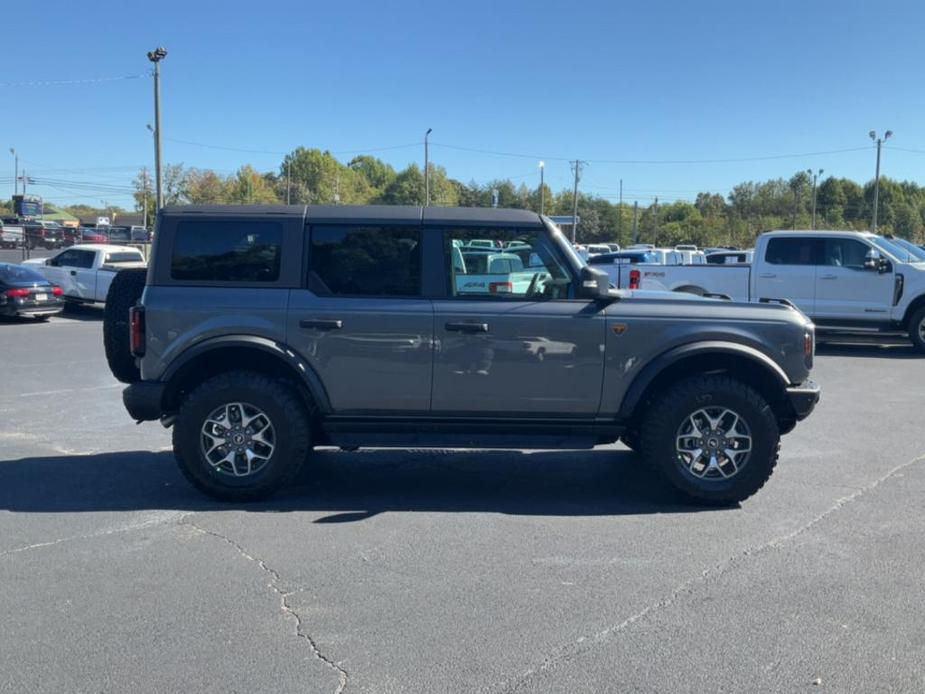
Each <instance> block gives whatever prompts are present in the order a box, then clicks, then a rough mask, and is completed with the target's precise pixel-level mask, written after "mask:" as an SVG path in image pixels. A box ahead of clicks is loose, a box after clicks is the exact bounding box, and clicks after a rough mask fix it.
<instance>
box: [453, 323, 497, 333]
mask: <svg viewBox="0 0 925 694" xmlns="http://www.w3.org/2000/svg"><path fill="white" fill-rule="evenodd" d="M443 327H445V328H446V329H447V330H449V331H452V332H460V333H487V332H488V323H447V324H446V325H445V326H443Z"/></svg>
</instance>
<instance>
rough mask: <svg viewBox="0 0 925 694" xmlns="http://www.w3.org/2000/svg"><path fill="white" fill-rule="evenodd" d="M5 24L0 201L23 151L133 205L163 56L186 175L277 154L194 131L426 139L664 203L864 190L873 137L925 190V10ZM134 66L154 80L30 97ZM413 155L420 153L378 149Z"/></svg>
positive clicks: (37, 168) (503, 7)
mask: <svg viewBox="0 0 925 694" xmlns="http://www.w3.org/2000/svg"><path fill="white" fill-rule="evenodd" d="M4 19H5V20H6V21H5V22H4V24H5V30H4V37H3V39H2V46H3V55H4V60H3V61H2V64H0V99H2V103H3V107H2V108H0V133H2V138H3V141H2V142H0V144H2V145H3V148H2V150H0V151H2V155H3V159H2V160H0V161H2V162H3V164H2V166H0V189H4V190H5V189H9V190H10V192H11V191H12V183H11V179H12V174H13V161H12V157H11V156H10V155H9V154H8V152H7V148H8V147H10V146H13V147H15V148H16V149H17V150H18V151H19V153H20V161H21V164H20V166H21V167H25V168H26V169H27V170H28V171H29V174H30V176H35V177H37V178H38V179H39V180H42V179H43V178H44V179H46V180H48V179H51V180H53V181H57V182H58V183H57V184H56V187H51V186H37V187H36V188H35V189H34V192H36V193H38V194H42V195H44V196H45V197H46V198H48V199H52V200H56V201H60V202H65V203H77V202H86V203H88V204H94V205H95V204H99V202H100V200H101V199H105V200H107V201H109V202H111V203H114V204H128V203H129V202H130V198H129V197H128V195H127V193H126V192H125V191H123V190H121V189H120V186H127V185H128V184H129V183H130V181H131V178H132V176H133V175H134V172H135V171H137V169H138V168H139V167H140V166H142V165H147V166H149V167H150V166H152V163H153V148H152V141H151V136H150V133H149V132H148V131H147V130H146V129H145V124H146V123H149V122H151V121H152V118H153V116H152V86H151V79H150V77H148V76H147V73H148V72H149V71H150V64H149V63H148V61H147V60H146V58H145V54H146V52H147V51H148V50H151V49H152V48H154V47H155V46H158V45H163V46H165V47H166V48H167V50H168V51H169V55H168V57H167V59H166V60H165V61H164V63H163V114H164V123H163V129H164V137H165V141H164V156H165V160H166V161H167V162H170V163H181V162H182V163H183V164H185V165H187V166H198V167H208V168H214V169H217V170H219V171H223V172H230V171H232V170H234V169H235V168H237V167H238V166H239V165H241V164H243V163H250V164H252V165H254V166H255V167H256V168H257V169H258V170H271V169H276V168H277V167H278V164H279V160H280V158H281V157H280V155H278V154H272V153H245V152H235V151H228V150H223V149H217V148H207V147H201V146H195V145H191V144H185V143H182V142H178V140H183V141H188V142H197V143H203V144H208V145H213V146H215V147H231V148H241V149H252V150H265V151H267V152H277V151H279V152H282V151H286V150H288V149H291V148H293V147H295V146H298V145H303V146H306V147H319V148H323V149H329V150H331V151H334V152H349V151H354V150H362V151H371V153H374V154H376V155H377V156H380V157H381V158H383V159H385V160H386V161H389V162H390V163H392V164H393V165H394V166H396V167H397V168H400V167H403V166H405V165H406V164H407V163H409V162H410V161H419V162H420V160H421V159H422V158H423V148H422V147H421V146H420V145H415V143H420V142H421V141H422V139H423V134H424V131H425V130H426V129H427V128H428V127H430V128H433V134H432V135H431V142H432V143H433V147H432V150H431V152H432V159H433V160H434V161H435V162H436V163H439V164H441V165H443V166H445V167H446V168H447V170H448V172H449V174H450V175H451V176H453V177H454V178H458V179H461V180H464V181H468V180H472V179H474V180H477V181H480V182H483V181H487V180H490V179H492V178H507V177H510V178H513V179H515V181H524V182H525V183H527V185H537V184H538V178H539V177H538V170H537V168H538V167H537V161H538V159H539V158H544V159H545V160H546V162H547V164H546V179H547V182H548V183H550V184H551V185H552V186H553V187H554V188H555V189H559V188H564V187H567V186H568V185H569V183H570V176H571V174H570V171H569V165H568V163H567V161H564V160H568V159H573V158H576V157H577V158H581V159H586V160H590V161H591V164H590V166H588V168H587V169H586V171H585V176H584V179H583V181H582V188H583V189H584V190H587V191H588V192H592V193H595V194H600V195H614V196H615V195H616V193H617V190H618V188H619V181H620V179H621V178H622V179H623V181H624V189H625V194H624V198H625V200H627V201H632V200H634V199H636V200H639V201H640V203H641V204H649V202H651V198H652V197H654V196H655V195H658V196H659V198H660V199H662V200H673V199H679V198H692V197H693V196H694V195H695V194H696V191H700V190H710V191H714V192H720V193H723V194H725V193H728V191H729V189H730V188H731V186H733V185H734V184H736V183H738V182H740V181H742V180H746V179H751V180H763V179H766V178H771V177H777V176H785V177H789V176H790V175H791V174H793V173H794V172H795V171H797V170H800V169H807V168H813V169H818V168H823V169H825V172H826V175H828V174H830V173H831V174H833V175H836V176H847V177H850V178H854V179H857V180H868V179H870V178H872V177H873V165H874V151H873V149H872V145H871V143H870V140H869V139H868V137H867V132H868V131H869V130H870V129H872V128H873V129H877V130H880V131H883V130H886V129H892V130H893V131H894V132H895V136H894V138H893V139H892V140H890V142H889V145H890V146H891V147H890V149H889V150H885V151H884V162H883V172H884V174H885V175H889V176H891V177H895V178H899V179H910V180H916V181H919V182H920V183H921V182H925V176H923V173H925V118H923V114H925V90H923V88H922V86H923V66H925V61H923V58H922V41H923V37H922V35H923V29H925V5H923V4H922V3H920V2H919V3H917V2H912V1H909V2H889V1H887V2H878V3H874V2H857V1H855V0H839V1H829V0H824V1H822V0H820V1H812V0H803V2H791V1H790V0H778V1H776V2H770V3H754V2H748V1H746V2H743V1H742V0H738V1H737V2H715V1H711V0H703V1H701V2H696V3H692V2H662V1H659V0H654V1H653V0H649V1H647V2H637V3H620V2H613V1H611V2H578V3H575V2H572V3H569V2H537V1H534V2H512V1H508V2H497V1H495V2H481V1H479V0H474V1H469V2H457V3H440V2H437V3H434V2H381V0H380V1H377V2H372V1H370V2H355V1H350V0H341V1H340V2H325V3H318V2H311V1H303V2H290V1H289V0H281V1H277V2H270V3H264V4H260V3H253V2H249V3H246V4H245V3H238V2H234V1H230V2H196V1H195V0H187V2H182V3H181V2H173V1H172V0H169V1H166V2H159V3H144V4H142V3H134V2H128V3H126V2H124V0H122V1H118V2H113V1H111V0H100V1H97V2H94V3H74V2H58V1H57V0H51V1H45V2H40V3H39V2H33V3H17V5H16V6H11V7H8V8H6V9H5V11H4ZM131 75H145V76H142V77H136V78H134V79H121V80H111V81H100V82H81V83H75V84H54V85H51V84H44V85H35V86H29V85H28V84H22V83H32V82H41V81H65V80H87V79H95V78H112V77H128V76H131ZM400 145H413V146H409V147H399V148H395V149H384V150H382V151H372V150H376V149H379V148H388V147H395V146H400ZM447 145H452V146H455V147H461V148H471V149H479V150H486V151H497V152H510V153H522V154H524V155H526V156H524V157H508V156H498V155H493V154H487V153H479V152H471V151H463V150H460V149H451V148H450V147H447ZM854 148H858V149H857V151H848V152H844V151H839V152H837V153H832V154H825V155H818V156H803V157H792V158H780V159H765V160H759V161H734V162H730V161H727V162H722V163H674V164H667V163H658V164H656V163H648V164H643V163H607V162H608V161H679V160H680V161H689V160H715V159H742V158H750V157H771V156H776V155H784V154H794V153H810V152H826V151H834V150H847V149H854ZM898 148H904V149H907V150H908V149H912V150H920V152H910V151H903V150H902V149H898ZM339 156H340V158H341V159H342V160H344V161H347V160H349V158H350V156H351V154H346V153H345V154H343V155H339ZM61 181H70V182H74V181H76V182H80V183H81V184H88V185H81V186H74V185H73V183H63V184H62V183H61ZM94 185H96V186H98V188H93V187H92V186H94ZM69 186H70V187H69ZM4 194H5V193H4Z"/></svg>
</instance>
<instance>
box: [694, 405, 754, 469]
mask: <svg viewBox="0 0 925 694" xmlns="http://www.w3.org/2000/svg"><path fill="white" fill-rule="evenodd" d="M676 449H677V458H678V462H679V463H680V464H681V466H682V467H683V468H684V469H685V471H686V472H689V473H690V474H691V475H693V476H694V477H696V478H698V479H705V480H724V479H729V478H730V477H732V476H734V475H736V474H737V473H738V472H739V471H740V470H741V469H742V468H743V467H745V465H746V464H747V463H748V459H749V457H750V456H751V452H752V434H751V430H750V429H749V428H748V424H747V423H746V422H745V420H744V419H742V417H741V416H739V414H738V413H737V412H735V411H733V410H730V409H729V408H726V407H702V408H701V409H699V410H697V411H696V412H694V413H692V414H691V415H690V416H688V417H687V418H686V419H685V420H684V421H683V422H682V423H681V426H680V427H678V434H677V438H676Z"/></svg>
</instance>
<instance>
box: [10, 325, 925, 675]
mask: <svg viewBox="0 0 925 694" xmlns="http://www.w3.org/2000/svg"><path fill="white" fill-rule="evenodd" d="M101 314H102V312H101V311H100V310H99V309H94V308H83V309H81V310H79V311H76V312H74V313H70V314H66V315H64V316H61V317H56V318H53V319H52V320H51V321H50V322H48V323H47V324H33V323H30V322H26V321H20V322H7V323H3V324H0V354H2V355H3V362H2V369H3V372H2V381H0V382H2V385H3V387H2V388H0V585H2V586H3V588H4V590H3V591H2V593H0V620H2V624H3V628H2V629H0V690H2V691H10V692H65V691H67V692H122V691H132V692H135V693H141V692H166V691H197V692H200V691H201V692H253V691H257V690H262V691H271V692H335V691H344V690H346V691H348V692H497V693H501V692H515V691H516V692H579V691H652V692H656V691H658V692H665V691H671V692H703V691H727V692H733V691H736V692H738V691H742V692H744V691H748V692H756V691H768V692H772V691H773V692H780V691H800V690H804V689H809V690H814V691H815V690H826V691H887V690H889V691H908V692H920V691H923V690H925V600H923V596H925V590H923V584H922V575H923V568H925V542H923V541H922V538H923V537H925V514H923V513H922V511H923V508H925V502H923V499H925V442H923V439H922V436H921V423H922V412H923V411H925V388H923V387H922V386H923V375H925V360H923V359H921V358H918V357H916V356H915V355H914V353H913V352H912V350H911V349H909V348H907V347H904V346H895V347H871V346H831V345H830V346H826V347H824V348H821V349H820V354H819V356H818V358H817V368H816V370H815V373H814V377H815V378H816V380H818V381H819V382H820V383H821V384H822V385H823V388H824V391H823V401H822V403H821V405H820V406H819V409H818V410H817V412H816V413H815V414H814V415H813V416H812V417H811V418H810V419H809V420H807V421H806V422H804V423H803V424H801V425H800V426H799V427H798V428H797V430H796V431H795V432H794V433H793V434H791V435H789V436H787V437H786V438H785V439H784V443H783V450H782V456H781V460H780V464H779V465H778V469H777V472H776V473H775V475H774V476H773V477H772V479H771V481H770V482H769V483H768V485H767V486H766V487H765V489H763V490H762V491H761V492H760V493H759V494H758V495H757V496H756V497H754V498H753V499H751V500H749V501H748V502H746V503H745V504H743V505H742V506H741V507H738V508H732V509H728V508H727V509H702V508H695V507H691V506H687V505H685V504H684V503H683V502H682V501H681V499H680V498H679V497H678V496H677V495H676V494H675V493H673V492H672V491H670V490H669V489H667V488H666V487H665V486H664V485H663V484H662V483H661V482H659V480H658V479H657V478H655V477H654V475H653V474H652V473H650V472H649V471H648V470H647V469H646V468H645V467H643V466H642V465H641V464H640V463H639V462H638V461H637V459H636V458H635V456H634V455H633V454H632V453H631V452H629V451H628V450H626V449H624V448H622V447H619V446H615V447H612V448H609V449H606V448H601V449H597V450H594V451H590V452H588V451H580V452H535V453H521V452H497V451H484V452H465V453H461V452H449V451H414V452H382V451H359V452H356V453H343V452H335V451H322V452H320V453H319V454H318V455H317V457H316V460H315V463H314V465H312V466H310V467H307V468H306V469H304V470H303V474H302V476H301V478H300V479H299V482H298V484H297V485H296V486H295V487H294V488H292V489H290V490H288V491H287V492H286V493H284V494H282V495H281V496H279V497H278V498H277V499H275V500H274V501H273V502H271V503H265V504H261V505H250V506H240V507H232V506H227V505H219V504H217V503H214V502H210V501H208V500H206V499H204V498H203V497H201V496H199V495H198V494H197V493H195V492H194V491H193V490H192V489H191V488H189V487H188V486H187V485H186V483H185V482H184V481H183V480H182V478H181V476H180V474H179V473H178V471H177V470H176V468H175V466H174V463H173V459H172V455H171V453H170V452H169V445H170V436H169V432H167V431H165V430H164V429H163V428H162V427H161V426H160V425H159V424H156V423H147V424H144V425H142V426H136V425H135V424H134V423H133V422H131V421H129V419H128V417H127V415H126V414H125V412H124V411H123V409H122V406H121V400H120V386H119V384H117V383H116V382H115V381H114V379H113V378H112V377H111V376H110V375H109V372H108V370H107V369H106V365H105V362H104V359H103V356H102V348H101V330H102V324H101V320H100V319H101Z"/></svg>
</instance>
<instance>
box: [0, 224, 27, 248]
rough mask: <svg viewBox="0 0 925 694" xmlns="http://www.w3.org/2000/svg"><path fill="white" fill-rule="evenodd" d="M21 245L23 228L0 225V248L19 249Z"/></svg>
mask: <svg viewBox="0 0 925 694" xmlns="http://www.w3.org/2000/svg"><path fill="white" fill-rule="evenodd" d="M22 243H23V228H22V227H21V226H19V225H13V224H0V248H6V249H10V248H19V247H20V246H22Z"/></svg>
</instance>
